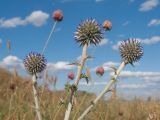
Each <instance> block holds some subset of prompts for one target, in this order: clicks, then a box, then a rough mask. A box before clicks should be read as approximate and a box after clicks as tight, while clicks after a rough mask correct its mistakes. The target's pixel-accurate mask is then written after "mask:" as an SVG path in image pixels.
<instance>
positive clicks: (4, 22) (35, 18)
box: [0, 10, 49, 28]
mask: <svg viewBox="0 0 160 120" xmlns="http://www.w3.org/2000/svg"><path fill="white" fill-rule="evenodd" d="M48 18H49V15H48V14H47V13H45V12H43V11H41V10H38V11H33V12H32V13H31V14H30V15H29V16H27V17H26V18H25V19H22V18H21V17H14V18H11V19H4V18H0V27H2V28H14V27H17V26H25V25H27V24H33V25H34V26H37V27H40V26H42V25H44V24H45V23H46V21H47V19H48Z"/></svg>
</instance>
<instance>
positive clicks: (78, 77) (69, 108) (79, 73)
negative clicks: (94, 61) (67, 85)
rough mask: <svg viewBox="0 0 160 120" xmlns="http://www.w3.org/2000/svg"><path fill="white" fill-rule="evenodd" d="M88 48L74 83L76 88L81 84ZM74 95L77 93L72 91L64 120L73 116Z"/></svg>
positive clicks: (84, 52)
mask: <svg viewBox="0 0 160 120" xmlns="http://www.w3.org/2000/svg"><path fill="white" fill-rule="evenodd" d="M87 48H88V45H87V44H85V45H84V46H83V50H82V56H81V60H80V65H79V66H78V69H77V75H76V79H75V82H74V86H76V87H77V86H78V84H79V81H80V76H81V73H82V69H83V67H84V64H85V61H86V58H87ZM74 93H75V90H74V89H73V90H71V91H70V100H69V103H68V107H67V110H66V113H65V117H64V120H69V117H70V114H71V109H72V106H73V99H74Z"/></svg>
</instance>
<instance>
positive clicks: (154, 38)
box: [112, 36, 160, 50]
mask: <svg viewBox="0 0 160 120" xmlns="http://www.w3.org/2000/svg"><path fill="white" fill-rule="evenodd" d="M136 39H137V40H139V41H140V42H141V43H142V44H145V45H152V44H156V43H160V36H152V37H150V38H136ZM121 42H122V41H118V42H117V43H116V44H114V45H112V49H113V50H118V48H119V46H120V44H121Z"/></svg>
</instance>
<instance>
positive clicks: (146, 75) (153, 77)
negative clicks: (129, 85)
mask: <svg viewBox="0 0 160 120" xmlns="http://www.w3.org/2000/svg"><path fill="white" fill-rule="evenodd" d="M111 75H113V73H111ZM120 77H122V78H140V79H143V80H145V81H146V82H160V72H144V71H137V72H132V71H122V72H121V73H120Z"/></svg>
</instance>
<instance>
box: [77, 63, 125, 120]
mask: <svg viewBox="0 0 160 120" xmlns="http://www.w3.org/2000/svg"><path fill="white" fill-rule="evenodd" d="M125 65H126V63H125V62H122V63H121V65H120V66H119V68H118V69H117V71H116V74H114V75H113V76H112V78H111V80H110V81H109V83H108V84H107V85H106V87H105V88H104V89H103V91H101V93H100V94H99V95H98V96H97V97H96V99H95V100H94V101H93V102H92V103H91V105H90V106H89V107H88V108H87V109H86V110H85V111H84V112H83V114H82V115H81V116H80V117H79V118H78V120H82V119H83V118H84V117H85V116H86V115H87V114H88V113H89V112H90V111H91V109H92V108H93V107H94V106H95V104H96V103H97V102H98V101H99V100H100V99H101V98H102V97H103V96H104V94H105V93H106V92H107V91H108V90H109V89H110V88H111V86H112V85H113V84H114V83H115V82H116V79H117V77H118V75H119V74H120V72H121V71H122V70H123V68H124V67H125Z"/></svg>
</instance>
